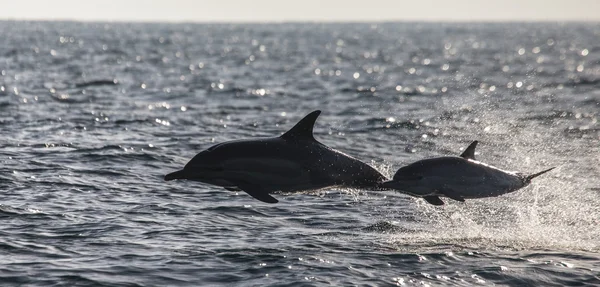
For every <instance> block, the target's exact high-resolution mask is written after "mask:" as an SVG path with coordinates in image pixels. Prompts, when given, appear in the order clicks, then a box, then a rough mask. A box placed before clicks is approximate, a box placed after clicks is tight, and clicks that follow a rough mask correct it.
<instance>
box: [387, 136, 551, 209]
mask: <svg viewBox="0 0 600 287" xmlns="http://www.w3.org/2000/svg"><path fill="white" fill-rule="evenodd" d="M476 146H477V141H474V142H473V143H471V145H469V147H467V149H466V150H465V151H464V152H463V153H462V154H461V155H460V157H457V156H444V157H437V158H430V159H424V160H420V161H417V162H414V163H411V164H409V165H407V166H404V167H402V168H400V169H398V171H397V172H396V174H395V175H394V178H393V179H392V180H390V181H386V182H384V183H383V184H381V186H382V187H384V188H392V189H396V190H398V191H400V192H402V193H406V194H409V195H412V196H416V197H422V198H423V199H425V201H427V202H429V203H431V204H433V205H443V204H444V202H443V201H442V200H441V199H440V196H445V197H448V198H451V199H454V200H458V201H465V198H483V197H495V196H499V195H502V194H506V193H509V192H513V191H516V190H519V189H521V188H523V187H525V186H527V185H529V184H530V183H531V180H532V179H533V178H535V177H537V176H540V175H542V174H544V173H546V172H549V171H551V170H553V169H554V167H553V168H549V169H547V170H544V171H541V172H538V173H534V174H531V175H523V174H521V173H517V172H510V171H504V170H501V169H499V168H496V167H493V166H491V165H487V164H484V163H481V162H478V161H476V160H475V147H476Z"/></svg>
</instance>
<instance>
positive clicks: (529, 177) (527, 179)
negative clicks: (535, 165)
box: [525, 167, 556, 182]
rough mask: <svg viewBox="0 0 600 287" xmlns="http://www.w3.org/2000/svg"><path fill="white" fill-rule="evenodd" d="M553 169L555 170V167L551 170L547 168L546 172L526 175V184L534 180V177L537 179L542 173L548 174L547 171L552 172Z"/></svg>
mask: <svg viewBox="0 0 600 287" xmlns="http://www.w3.org/2000/svg"><path fill="white" fill-rule="evenodd" d="M555 168H556V167H552V168H549V169H547V170H543V171H540V172H538V173H534V174H530V175H528V176H526V177H525V180H526V181H527V182H530V181H531V180H532V179H534V178H536V177H538V176H540V175H542V174H544V173H547V172H549V171H551V170H553V169H555Z"/></svg>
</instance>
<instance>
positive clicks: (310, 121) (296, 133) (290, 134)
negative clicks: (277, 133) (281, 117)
mask: <svg viewBox="0 0 600 287" xmlns="http://www.w3.org/2000/svg"><path fill="white" fill-rule="evenodd" d="M320 114H321V111H319V110H316V111H314V112H312V113H310V114H308V115H306V116H305V117H304V118H303V119H301V120H300V121H299V122H298V123H297V124H296V125H295V126H294V127H293V128H292V129H290V130H289V131H287V132H286V133H284V134H283V135H281V138H283V139H286V140H313V141H314V140H315V138H314V137H313V127H314V126H315V122H316V121H317V118H318V117H319V115H320Z"/></svg>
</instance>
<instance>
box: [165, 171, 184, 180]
mask: <svg viewBox="0 0 600 287" xmlns="http://www.w3.org/2000/svg"><path fill="white" fill-rule="evenodd" d="M186 174H187V172H185V171H184V170H178V171H176V172H172V173H169V174H167V175H165V180H167V181H169V180H174V179H186Z"/></svg>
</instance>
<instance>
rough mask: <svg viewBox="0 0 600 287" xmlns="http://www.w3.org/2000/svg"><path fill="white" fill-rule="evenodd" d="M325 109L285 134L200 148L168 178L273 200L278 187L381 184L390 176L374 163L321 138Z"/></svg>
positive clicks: (375, 186)
mask: <svg viewBox="0 0 600 287" xmlns="http://www.w3.org/2000/svg"><path fill="white" fill-rule="evenodd" d="M319 114H321V111H314V112H312V113H310V114H308V115H307V116H306V117H304V118H303V119H302V120H300V122H298V123H297V124H296V125H295V126H294V127H293V128H292V129H291V130H289V131H288V132H286V133H285V134H283V135H282V136H279V137H274V138H263V139H252V140H237V141H229V142H224V143H220V144H217V145H214V146H212V147H210V148H208V149H207V150H204V151H202V152H200V153H199V154H197V155H196V156H195V157H194V158H192V160H190V161H189V162H188V163H187V165H186V166H185V167H184V168H183V169H182V170H180V171H176V172H173V173H169V174H167V175H166V176H165V180H173V179H187V180H193V181H199V182H204V183H208V184H213V185H217V186H222V187H224V188H225V189H227V190H234V191H235V190H242V191H244V192H246V193H248V194H249V195H251V196H252V197H254V198H256V199H258V200H260V201H262V202H267V203H276V202H278V201H277V199H275V198H274V197H272V196H271V195H269V194H270V193H273V192H278V191H281V192H298V191H308V190H318V189H322V188H326V187H333V186H339V187H349V188H365V189H381V188H380V187H379V185H380V184H381V183H382V182H384V181H386V180H387V178H386V177H385V176H384V175H382V174H381V173H380V172H379V171H377V170H376V169H374V168H373V167H371V166H370V165H368V164H366V163H363V162H361V161H359V160H357V159H355V158H353V157H351V156H349V155H346V154H344V153H342V152H339V151H337V150H334V149H332V148H330V147H328V146H325V145H323V144H321V143H320V142H318V141H317V140H315V138H314V137H313V127H314V125H315V121H316V120H317V117H318V116H319Z"/></svg>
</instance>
